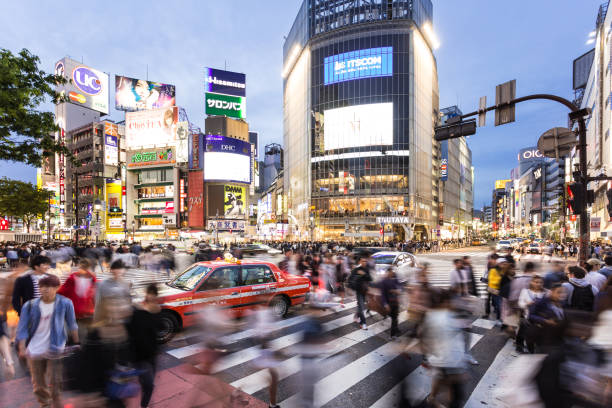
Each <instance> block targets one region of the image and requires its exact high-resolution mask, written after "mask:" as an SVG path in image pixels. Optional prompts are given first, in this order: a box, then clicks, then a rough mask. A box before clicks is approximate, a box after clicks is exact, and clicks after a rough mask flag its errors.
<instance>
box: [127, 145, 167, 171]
mask: <svg viewBox="0 0 612 408" xmlns="http://www.w3.org/2000/svg"><path fill="white" fill-rule="evenodd" d="M129 157H130V160H129V162H128V167H139V166H154V165H162V164H174V163H176V155H175V152H174V148H172V147H169V148H166V149H156V150H142V151H138V152H131V154H130V156H129Z"/></svg>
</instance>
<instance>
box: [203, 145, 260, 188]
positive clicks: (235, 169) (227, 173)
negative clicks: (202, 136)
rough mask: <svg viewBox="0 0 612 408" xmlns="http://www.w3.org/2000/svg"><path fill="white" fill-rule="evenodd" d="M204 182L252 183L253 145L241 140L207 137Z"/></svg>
mask: <svg viewBox="0 0 612 408" xmlns="http://www.w3.org/2000/svg"><path fill="white" fill-rule="evenodd" d="M204 180H207V181H211V180H217V181H234V182H238V183H250V182H251V144H250V143H248V142H245V141H242V140H239V139H234V138H230V137H225V136H218V135H206V146H205V148H204Z"/></svg>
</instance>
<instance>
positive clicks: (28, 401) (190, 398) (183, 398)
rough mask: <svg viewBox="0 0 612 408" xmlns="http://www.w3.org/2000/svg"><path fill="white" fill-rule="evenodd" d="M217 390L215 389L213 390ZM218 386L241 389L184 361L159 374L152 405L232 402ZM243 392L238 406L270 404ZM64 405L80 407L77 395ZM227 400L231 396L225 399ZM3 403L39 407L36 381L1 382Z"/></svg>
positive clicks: (174, 407)
mask: <svg viewBox="0 0 612 408" xmlns="http://www.w3.org/2000/svg"><path fill="white" fill-rule="evenodd" d="M211 390H213V391H211ZM214 390H218V391H217V392H219V393H223V395H230V394H231V393H232V392H234V391H237V390H236V388H234V387H232V386H230V385H229V384H226V383H223V382H221V381H219V380H217V379H216V378H213V377H209V376H202V375H198V374H197V369H194V367H193V365H191V364H182V365H180V366H177V367H174V368H169V369H165V370H161V371H159V372H158V373H157V376H156V377H155V390H154V391H153V398H152V400H151V404H150V405H149V406H150V407H152V408H178V407H189V406H193V405H194V404H197V405H198V406H201V407H204V406H205V407H206V408H221V407H226V406H228V405H223V404H222V403H221V401H214V399H215V397H214V396H213V393H214V392H215V391H214ZM237 393H238V395H239V400H241V401H243V402H239V403H237V404H236V406H237V407H238V406H239V407H246V408H266V407H267V406H268V405H267V404H266V403H264V402H263V401H260V400H258V399H256V398H253V397H251V396H250V395H248V394H245V393H243V392H241V391H237ZM63 395H64V400H63V402H64V407H66V408H68V407H70V408H77V405H75V403H74V402H75V401H74V398H73V397H71V394H70V393H67V392H66V393H64V394H63ZM224 401H225V402H227V401H228V398H225V399H224ZM0 406H2V407H4V408H36V407H38V406H39V405H38V402H37V401H36V399H35V397H34V395H33V394H32V385H31V384H30V379H29V377H25V378H20V379H17V380H12V381H7V382H4V383H0ZM139 406H140V399H139V397H138V398H133V399H131V400H130V401H129V403H128V407H130V408H132V407H133V408H137V407H139Z"/></svg>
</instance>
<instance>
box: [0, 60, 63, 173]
mask: <svg viewBox="0 0 612 408" xmlns="http://www.w3.org/2000/svg"><path fill="white" fill-rule="evenodd" d="M39 63H40V59H39V58H38V57H37V56H36V55H33V54H31V53H30V52H29V51H28V50H26V49H23V50H21V51H20V52H19V54H18V55H14V54H13V53H11V51H9V50H7V49H0V160H10V161H15V162H23V163H27V164H30V165H32V166H36V167H38V166H40V165H41V163H42V158H43V157H47V156H51V155H53V154H54V153H60V152H61V153H64V154H65V155H66V156H67V157H68V158H69V159H70V160H73V156H72V155H71V154H70V152H69V151H68V149H66V147H64V146H62V145H60V144H59V142H58V141H56V140H55V136H54V134H55V132H57V131H58V130H59V129H58V127H57V125H56V124H55V121H54V115H53V113H52V112H44V111H41V110H40V109H39V107H40V105H41V104H42V103H45V102H47V101H50V102H53V103H54V104H55V103H59V102H63V101H66V100H67V99H66V96H65V95H61V94H59V93H57V92H55V87H56V85H58V84H64V83H66V82H67V81H66V79H65V78H64V77H62V76H59V75H52V74H47V73H45V72H44V71H42V70H41V69H39V67H38V65H39Z"/></svg>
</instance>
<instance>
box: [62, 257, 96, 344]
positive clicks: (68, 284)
mask: <svg viewBox="0 0 612 408" xmlns="http://www.w3.org/2000/svg"><path fill="white" fill-rule="evenodd" d="M91 268H92V265H91V263H90V261H89V259H87V258H83V259H81V260H80V261H79V269H78V270H77V271H76V272H74V273H72V274H71V275H70V276H68V279H66V281H65V282H64V284H63V285H62V286H60V288H59V290H58V292H57V293H58V294H60V295H62V296H65V297H67V298H68V299H70V300H71V301H72V304H73V306H74V313H75V315H76V319H77V324H78V325H79V336H80V337H81V338H84V337H85V335H86V329H87V327H89V325H90V324H91V320H92V318H93V314H94V300H95V296H96V283H97V280H96V277H95V275H94V274H93V273H92V272H91Z"/></svg>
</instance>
